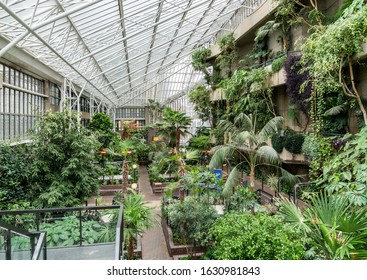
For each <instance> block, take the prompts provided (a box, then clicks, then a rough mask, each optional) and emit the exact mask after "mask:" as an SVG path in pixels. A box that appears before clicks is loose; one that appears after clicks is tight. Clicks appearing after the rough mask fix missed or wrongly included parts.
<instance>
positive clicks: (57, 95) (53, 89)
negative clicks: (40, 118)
mask: <svg viewBox="0 0 367 280" xmlns="http://www.w3.org/2000/svg"><path fill="white" fill-rule="evenodd" d="M50 85H51V86H50V95H51V96H50V104H51V105H54V106H60V102H61V91H60V88H59V87H58V86H57V85H56V84H54V83H50Z"/></svg>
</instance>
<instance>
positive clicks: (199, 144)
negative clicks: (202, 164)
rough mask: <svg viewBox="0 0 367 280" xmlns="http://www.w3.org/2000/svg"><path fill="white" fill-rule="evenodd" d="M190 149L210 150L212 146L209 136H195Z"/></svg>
mask: <svg viewBox="0 0 367 280" xmlns="http://www.w3.org/2000/svg"><path fill="white" fill-rule="evenodd" d="M189 147H190V149H196V150H209V149H210V148H211V143H210V137H209V136H194V137H191V139H190V141H189Z"/></svg>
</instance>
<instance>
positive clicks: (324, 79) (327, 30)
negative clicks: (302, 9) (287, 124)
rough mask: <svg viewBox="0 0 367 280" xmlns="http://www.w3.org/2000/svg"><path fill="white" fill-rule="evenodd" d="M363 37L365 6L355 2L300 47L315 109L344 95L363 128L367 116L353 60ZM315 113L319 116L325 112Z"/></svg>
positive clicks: (358, 0) (366, 20) (366, 23)
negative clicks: (329, 96) (355, 109)
mask: <svg viewBox="0 0 367 280" xmlns="http://www.w3.org/2000/svg"><path fill="white" fill-rule="evenodd" d="M366 34H367V5H366V4H365V3H364V1H361V0H355V1H353V3H352V5H351V6H350V7H349V8H348V9H346V10H345V11H344V13H343V16H341V17H340V18H339V19H338V20H336V21H335V22H334V23H332V24H329V25H327V26H321V27H320V28H315V29H314V32H313V33H312V34H311V35H310V37H308V38H307V39H306V41H305V43H304V44H303V46H302V59H301V64H302V66H303V67H304V69H305V70H306V71H308V73H309V74H310V77H311V79H312V86H313V90H314V94H313V96H312V97H313V100H314V101H313V102H315V104H318V107H319V108H318V109H319V110H322V108H323V107H322V102H323V98H324V97H325V96H326V95H327V94H331V93H335V92H338V91H343V92H344V94H345V95H346V96H347V97H348V98H351V99H353V100H355V101H356V102H357V104H358V107H359V110H360V111H361V113H362V115H363V121H364V124H367V113H366V110H365V107H364V105H363V100H362V97H361V93H360V92H358V90H357V87H356V79H355V67H354V64H355V58H353V59H352V57H353V56H354V55H355V54H356V53H358V52H359V51H360V50H361V49H362V43H363V42H364V41H365V39H366ZM316 93H317V94H316ZM320 107H321V108H320ZM317 113H318V115H319V116H320V115H321V114H323V113H324V112H317ZM314 114H316V113H314Z"/></svg>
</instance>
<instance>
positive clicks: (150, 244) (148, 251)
mask: <svg viewBox="0 0 367 280" xmlns="http://www.w3.org/2000/svg"><path fill="white" fill-rule="evenodd" d="M139 171H140V178H139V187H140V193H141V194H143V195H144V198H145V200H146V201H148V202H149V205H150V206H152V207H155V213H156V220H157V224H156V226H154V227H153V228H151V229H149V230H147V231H145V232H144V234H143V239H142V255H143V257H142V258H143V260H172V258H171V257H170V256H169V254H168V251H167V246H166V242H165V239H164V235H163V230H162V227H161V223H160V220H161V218H160V214H161V198H162V194H153V192H152V189H151V187H150V183H149V177H148V174H147V169H146V167H145V166H141V167H140V170H139Z"/></svg>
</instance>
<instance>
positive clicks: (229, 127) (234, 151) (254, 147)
mask: <svg viewBox="0 0 367 280" xmlns="http://www.w3.org/2000/svg"><path fill="white" fill-rule="evenodd" d="M282 121H283V118H282V117H280V116H277V117H274V118H272V119H271V120H270V121H268V122H267V123H266V124H265V126H264V127H263V128H262V129H261V130H260V131H257V130H256V118H255V117H254V116H252V115H246V114H243V113H241V114H239V115H238V116H237V117H236V118H235V119H234V122H233V123H232V122H229V121H226V120H222V121H221V122H220V123H219V125H218V127H219V128H220V129H221V130H222V131H223V132H226V133H228V134H229V137H230V139H229V141H228V143H227V144H224V145H220V146H216V147H214V148H213V149H212V152H213V156H212V159H211V161H210V163H209V167H210V168H217V167H219V166H221V164H222V163H223V162H224V161H228V160H229V159H231V158H235V157H236V156H239V157H240V159H241V160H240V162H239V163H237V165H236V166H235V167H234V168H233V169H232V171H231V173H230V174H229V176H228V179H227V181H226V183H225V186H224V190H223V194H224V195H225V196H226V195H229V194H230V191H231V190H232V189H233V188H234V187H235V186H236V185H238V183H239V179H240V172H239V165H240V164H242V163H245V164H247V165H248V167H249V169H250V174H249V175H250V184H251V185H252V186H255V169H256V168H257V167H258V166H261V165H267V166H274V167H276V168H277V169H279V170H280V171H281V173H282V176H284V177H285V178H287V179H288V180H290V181H296V179H295V177H294V176H292V175H291V174H289V173H288V172H286V171H285V170H283V169H281V168H280V164H281V161H280V158H279V155H278V153H277V152H276V151H275V150H274V149H273V148H272V147H271V146H269V145H268V144H267V143H266V141H267V140H268V139H269V138H270V137H271V135H273V134H274V133H276V132H277V131H278V129H279V128H280V127H281V125H282Z"/></svg>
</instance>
